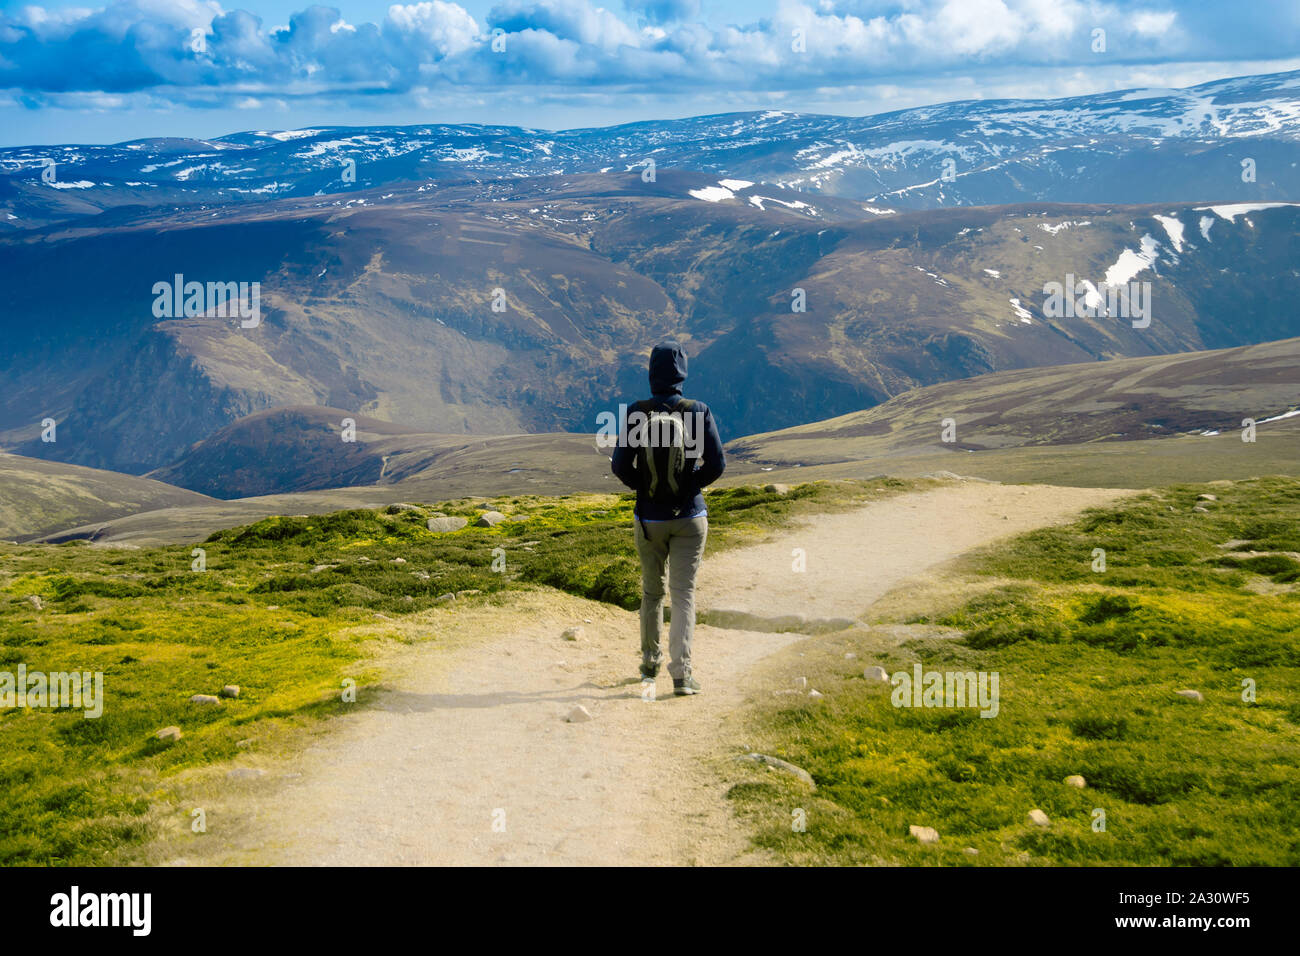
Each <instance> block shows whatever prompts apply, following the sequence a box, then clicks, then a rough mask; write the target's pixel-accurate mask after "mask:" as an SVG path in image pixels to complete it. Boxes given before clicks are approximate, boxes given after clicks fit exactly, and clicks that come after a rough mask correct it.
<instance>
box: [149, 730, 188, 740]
mask: <svg viewBox="0 0 1300 956" xmlns="http://www.w3.org/2000/svg"><path fill="white" fill-rule="evenodd" d="M154 736H155V737H156V738H158V739H159V740H162V741H164V742H166V743H175V742H176V741H178V740H180V739H181V737H182V736H183V735H182V734H181V729H180V728H179V727H164V728H163V729H162V730H160V731H158V732H157V733H156V734H154Z"/></svg>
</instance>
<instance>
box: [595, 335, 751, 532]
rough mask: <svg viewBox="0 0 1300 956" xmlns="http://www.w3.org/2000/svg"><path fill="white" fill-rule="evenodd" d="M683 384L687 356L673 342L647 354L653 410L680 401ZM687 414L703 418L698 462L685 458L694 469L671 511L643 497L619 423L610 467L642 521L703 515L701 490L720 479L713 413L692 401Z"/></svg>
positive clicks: (622, 425) (722, 463)
mask: <svg viewBox="0 0 1300 956" xmlns="http://www.w3.org/2000/svg"><path fill="white" fill-rule="evenodd" d="M684 381H686V353H685V352H684V351H683V350H682V347H681V346H680V345H678V344H677V343H676V342H664V343H663V344H661V345H656V346H655V347H654V350H653V351H651V353H650V392H651V398H650V399H649V401H650V402H651V403H653V404H654V407H658V408H667V407H669V406H671V405H672V404H673V403H674V402H676V401H677V400H678V399H680V398H681V395H682V382H684ZM688 411H689V412H699V413H701V414H703V416H704V432H703V441H702V446H701V455H700V457H699V458H688V459H687V462H688V465H692V466H694V471H692V473H691V475H690V478H689V480H688V481H687V482H686V484H685V485H683V486H682V494H681V497H680V499H679V500H678V501H677V502H674V504H673V506H672V507H665V506H664V505H661V504H660V505H656V504H655V503H654V502H652V501H650V500H649V498H648V496H646V495H645V494H644V491H643V489H642V482H641V481H640V477H641V476H640V474H639V473H638V471H637V454H636V451H637V450H636V449H635V448H631V447H629V446H628V443H627V419H626V418H625V419H624V420H623V421H622V422H620V423H619V436H618V447H617V448H615V449H614V454H613V456H612V458H611V467H612V469H613V472H614V474H615V475H616V476H617V477H618V480H619V481H621V482H623V484H625V485H627V486H628V487H629V488H631V489H632V490H633V491H635V492H636V493H637V494H636V515H637V517H638V518H641V519H643V520H645V521H667V520H669V519H672V518H689V517H695V516H698V515H703V514H705V513H706V509H705V506H704V495H703V494H701V491H702V489H704V488H707V487H708V486H709V485H711V484H713V482H715V481H717V480H718V478H720V477H721V476H722V472H723V470H724V469H725V468H726V467H727V460H726V457H725V456H724V455H723V453H722V439H721V438H720V437H719V436H718V426H717V425H716V424H714V421H713V412H711V411H709V406H708V405H705V404H704V403H703V402H699V401H692V402H691V405H690V408H689V409H688Z"/></svg>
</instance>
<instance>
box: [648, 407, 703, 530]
mask: <svg viewBox="0 0 1300 956" xmlns="http://www.w3.org/2000/svg"><path fill="white" fill-rule="evenodd" d="M658 405H659V403H658V402H655V401H647V402H637V404H636V405H635V406H634V407H635V408H636V409H637V410H638V411H640V412H642V413H643V414H645V415H646V416H647V418H648V421H647V423H646V428H645V435H646V442H645V443H643V444H642V445H640V446H639V447H638V448H637V450H636V457H637V473H638V474H639V475H640V476H641V491H642V492H643V493H644V494H645V496H646V498H648V499H649V500H650V501H652V502H654V503H655V504H658V505H664V506H666V507H670V508H673V509H676V508H677V507H678V506H679V505H680V504H681V500H682V496H683V491H684V489H685V487H686V481H685V479H686V477H687V476H689V475H690V473H691V472H692V471H694V467H693V464H691V463H690V459H688V458H687V457H686V426H685V423H684V421H683V417H682V416H683V414H684V413H685V412H687V411H688V410H689V409H690V408H691V405H692V403H691V402H689V401H687V400H686V399H684V398H679V399H677V400H676V401H675V402H673V403H672V404H670V405H669V406H667V407H657V406H658Z"/></svg>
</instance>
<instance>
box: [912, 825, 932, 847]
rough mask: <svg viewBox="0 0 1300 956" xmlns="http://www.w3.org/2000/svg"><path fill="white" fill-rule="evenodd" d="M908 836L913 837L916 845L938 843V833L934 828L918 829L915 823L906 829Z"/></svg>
mask: <svg viewBox="0 0 1300 956" xmlns="http://www.w3.org/2000/svg"><path fill="white" fill-rule="evenodd" d="M907 833H908V836H911V837H914V838H915V839H916V842H917V843H938V842H939V831H938V830H936V829H935V828H934V827H918V826H917V825H916V824H915V823H913V824H912V825H911V826H909V827H908V828H907Z"/></svg>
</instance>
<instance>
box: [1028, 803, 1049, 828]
mask: <svg viewBox="0 0 1300 956" xmlns="http://www.w3.org/2000/svg"><path fill="white" fill-rule="evenodd" d="M1029 822H1030V823H1032V824H1033V825H1034V826H1037V827H1049V826H1051V825H1052V821H1051V820H1049V819H1047V814H1046V813H1044V812H1043V811H1042V810H1039V809H1038V808H1037V807H1035V808H1034V809H1032V810H1030V811H1029Z"/></svg>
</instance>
